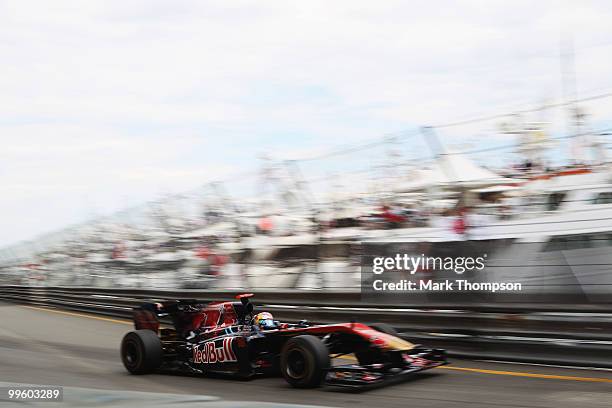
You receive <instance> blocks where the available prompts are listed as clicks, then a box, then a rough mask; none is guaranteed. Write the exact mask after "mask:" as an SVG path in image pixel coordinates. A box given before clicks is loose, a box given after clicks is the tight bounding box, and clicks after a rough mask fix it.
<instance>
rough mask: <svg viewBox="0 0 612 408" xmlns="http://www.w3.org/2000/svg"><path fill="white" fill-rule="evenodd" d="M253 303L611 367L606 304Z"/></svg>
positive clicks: (138, 298)
mask: <svg viewBox="0 0 612 408" xmlns="http://www.w3.org/2000/svg"><path fill="white" fill-rule="evenodd" d="M236 294H237V292H236V291H231V292H230V291H206V290H147V289H111V288H74V287H69V288H68V287H26V286H0V299H2V300H4V301H9V302H13V303H19V304H32V305H38V306H47V307H56V308H61V309H69V310H76V311H80V312H86V313H95V314H102V315H109V316H115V317H121V318H130V317H131V315H132V308H133V307H135V306H138V305H140V304H142V303H144V302H150V301H161V300H168V299H202V300H205V301H224V300H231V299H232V298H233V296H235V295H236ZM253 303H254V304H255V307H256V309H259V310H266V311H269V312H271V313H273V315H274V317H275V319H278V320H283V321H289V322H291V321H299V320H303V319H305V320H308V321H310V322H312V323H332V322H349V321H358V322H363V323H375V322H382V323H388V324H390V325H391V326H393V327H394V328H396V329H397V330H398V331H399V332H400V333H401V336H402V337H404V338H406V339H408V340H410V341H412V342H416V343H423V344H426V345H428V346H432V347H442V348H446V349H447V350H448V351H449V354H450V355H451V356H457V357H467V358H477V359H492V360H510V361H523V362H532V363H543V364H561V365H577V366H589V367H606V368H612V360H611V359H610V358H609V357H610V356H611V355H612V304H602V303H600V304H588V303H585V304H573V305H569V304H550V303H540V304H533V303H532V304H527V303H507V304H499V303H474V302H471V303H466V304H448V303H444V304H435V303H431V304H427V305H426V306H424V305H423V304H422V303H421V304H415V305H409V304H401V303H395V304H384V305H382V304H375V303H368V302H363V301H362V300H361V296H360V294H359V293H356V292H346V291H334V292H330V291H265V292H264V291H262V292H256V293H255V296H254V298H253Z"/></svg>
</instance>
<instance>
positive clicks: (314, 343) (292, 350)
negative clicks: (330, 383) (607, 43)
mask: <svg viewBox="0 0 612 408" xmlns="http://www.w3.org/2000/svg"><path fill="white" fill-rule="evenodd" d="M280 357H281V358H280V360H281V361H280V366H281V372H282V374H283V377H284V378H285V380H287V382H288V383H289V384H291V385H292V386H294V387H296V388H314V387H318V386H320V385H321V382H323V380H324V378H325V375H326V374H327V370H328V369H329V367H330V365H331V362H330V358H329V350H328V349H327V346H325V344H323V342H322V341H321V339H319V338H318V337H316V336H311V335H308V334H306V335H302V336H296V337H293V338H291V339H289V340H288V341H287V343H285V345H284V346H283V349H282V351H281V356H280Z"/></svg>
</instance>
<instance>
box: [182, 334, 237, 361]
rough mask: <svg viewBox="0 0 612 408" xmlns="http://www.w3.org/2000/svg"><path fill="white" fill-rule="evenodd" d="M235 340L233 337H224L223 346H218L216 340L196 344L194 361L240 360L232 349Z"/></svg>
mask: <svg viewBox="0 0 612 408" xmlns="http://www.w3.org/2000/svg"><path fill="white" fill-rule="evenodd" d="M233 340H234V338H233V337H227V338H224V339H223V344H222V345H221V347H217V346H216V345H215V343H216V342H215V341H208V342H206V343H204V344H198V345H196V346H194V348H193V362H194V363H195V364H215V363H227V362H233V361H238V360H237V359H236V354H234V350H232V342H233Z"/></svg>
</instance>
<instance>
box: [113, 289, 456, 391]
mask: <svg viewBox="0 0 612 408" xmlns="http://www.w3.org/2000/svg"><path fill="white" fill-rule="evenodd" d="M251 296H252V294H243V295H239V296H237V297H236V298H237V299H238V300H239V301H236V302H204V301H198V300H177V301H168V302H162V303H147V304H144V305H142V306H141V307H138V308H135V309H134V325H135V328H136V330H135V331H131V332H129V333H127V334H126V335H125V337H124V338H123V341H122V343H121V358H122V360H123V364H124V365H125V368H126V369H127V370H128V371H129V372H130V373H132V374H146V373H151V372H154V371H162V372H179V373H186V374H207V373H215V374H230V375H233V376H237V377H240V378H251V377H253V376H256V375H260V374H276V375H278V374H279V373H280V374H282V376H283V377H284V378H285V380H287V382H288V383H289V384H291V385H292V386H294V387H298V388H312V387H317V386H319V385H321V384H323V383H324V384H329V385H337V386H346V387H367V386H375V385H382V384H385V383H388V382H390V381H392V380H394V379H400V378H403V377H405V376H407V375H410V374H413V373H415V372H418V371H422V370H426V369H430V368H433V367H437V366H440V365H444V364H447V362H446V353H445V351H444V350H441V349H428V348H424V347H422V346H418V345H414V344H411V343H409V342H407V341H405V340H403V339H401V338H399V337H397V336H396V335H395V334H396V333H395V332H394V330H393V329H392V328H391V327H389V326H387V325H383V324H381V325H370V326H367V325H365V324H361V323H340V324H331V325H309V324H308V323H307V322H306V321H302V322H300V323H297V324H289V323H280V322H278V321H276V320H273V318H272V315H271V314H270V313H266V312H263V313H259V314H254V313H253V304H252V303H251V302H250V301H249V298H250V297H251ZM167 317H169V318H170V319H171V321H172V323H173V326H174V327H173V328H166V329H164V328H161V329H160V321H159V319H160V318H167ZM351 354H352V355H354V356H355V357H356V360H357V363H358V364H341V365H337V364H332V358H338V357H340V358H342V357H343V356H347V355H351ZM345 358H346V357H345Z"/></svg>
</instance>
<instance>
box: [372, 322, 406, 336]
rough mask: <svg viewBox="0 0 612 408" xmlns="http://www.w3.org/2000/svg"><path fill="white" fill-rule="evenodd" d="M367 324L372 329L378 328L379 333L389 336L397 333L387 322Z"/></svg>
mask: <svg viewBox="0 0 612 408" xmlns="http://www.w3.org/2000/svg"><path fill="white" fill-rule="evenodd" d="M368 326H370V327H371V328H373V329H374V330H378V331H379V332H381V333H385V334H390V335H391V336H397V335H398V334H399V333H398V332H397V330H395V329H394V328H393V327H391V326H389V325H388V324H387V323H372V324H369V325H368Z"/></svg>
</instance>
